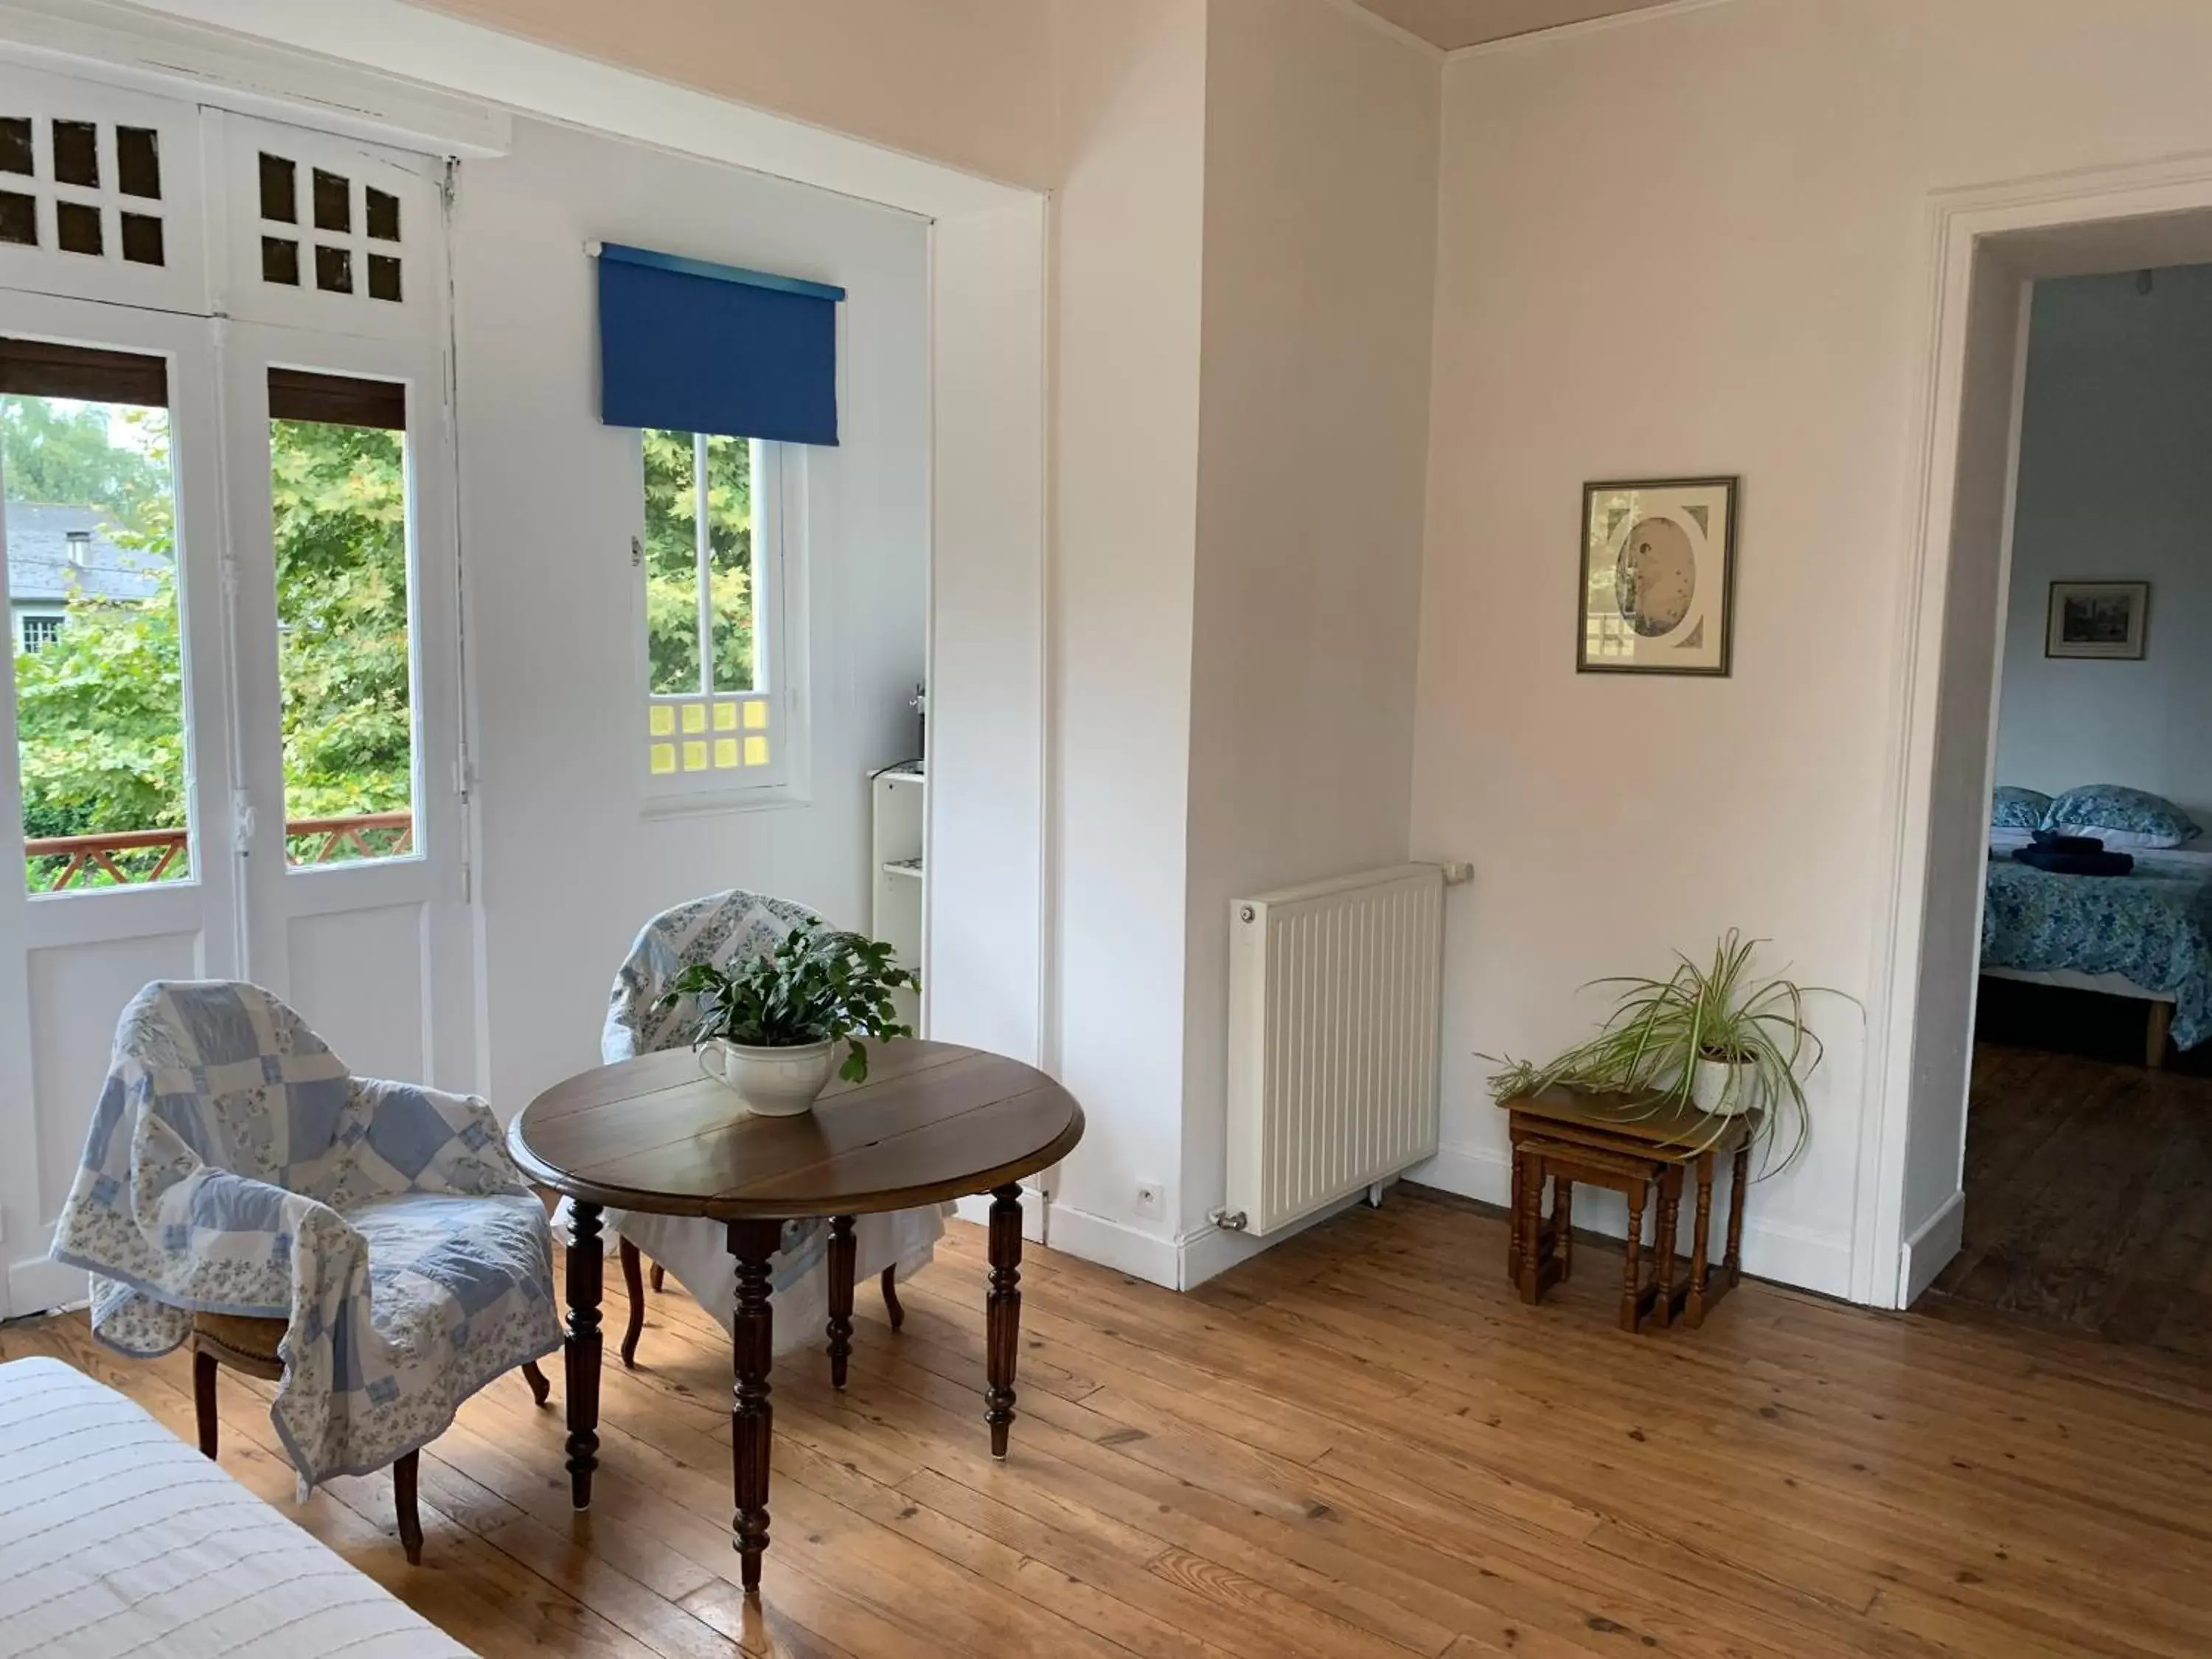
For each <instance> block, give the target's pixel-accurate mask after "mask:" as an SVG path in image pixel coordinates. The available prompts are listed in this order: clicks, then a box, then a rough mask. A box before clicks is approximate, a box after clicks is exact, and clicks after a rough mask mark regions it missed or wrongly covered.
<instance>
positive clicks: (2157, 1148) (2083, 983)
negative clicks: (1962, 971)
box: [1931, 264, 2212, 1358]
mask: <svg viewBox="0 0 2212 1659" xmlns="http://www.w3.org/2000/svg"><path fill="white" fill-rule="evenodd" d="M2027 313H2028V327H2027V353H2026V369H2025V376H2024V380H2023V383H2022V389H2021V405H2020V414H2019V437H2018V445H2017V461H2016V479H2015V486H2014V491H2013V503H2012V513H2013V516H2012V533H2011V563H2010V569H2009V573H2008V576H2007V578H2006V579H2005V584H2004V587H2005V592H2004V599H2003V604H2002V619H2003V620H2002V633H2001V635H2000V637H1999V641H1998V644H1997V661H1996V664H1995V665H1994V666H1995V682H1996V690H1997V696H1996V720H1995V732H1994V743H1993V757H1994V758H1993V768H1992V776H1993V779H1994V787H1993V790H1992V793H1991V798H1990V823H1989V834H1988V836H1987V838H1986V839H1987V843H1988V849H1987V854H1986V858H1985V860H1984V866H1983V869H1982V872H1981V874H1982V879H1983V895H1982V929H1981V942H1980V963H1979V980H1978V994H1977V996H1976V999H1975V1004H1974V1010H1973V1030H1972V1085H1971V1089H1970V1091H1969V1096H1968V1102H1967V1113H1966V1149H1965V1167H1964V1175H1963V1186H1964V1192H1965V1199H1966V1205H1965V1218H1964V1227H1963V1232H1962V1237H1961V1241H1960V1249H1959V1252H1958V1254H1957V1255H1955V1256H1954V1258H1953V1259H1952V1260H1951V1261H1950V1262H1949V1264H1948V1266H1947V1267H1945V1268H1944V1269H1943V1271H1942V1273H1941V1274H1940V1275H1938V1277H1937V1278H1936V1281H1935V1284H1934V1285H1933V1286H1932V1291H1933V1297H1932V1303H1931V1305H1934V1306H1936V1307H1951V1308H1954V1309H1955V1310H1976V1311H1980V1312H1986V1313H1994V1314H1996V1315H1998V1316H2004V1317H2008V1318H2015V1319H2027V1320H2032V1321H2034V1322H2039V1323H2045V1324H2053V1325H2057V1326H2061V1327H2064V1328H2069V1329H2073V1330H2075V1331H2079V1332H2081V1333H2083V1334H2093V1335H2095V1336H2099V1337H2102V1338H2106V1339H2108V1340H2118V1341H2124V1342H2130V1343H2140V1344H2147V1345H2151V1346H2158V1347H2161V1348H2166V1349H2168V1350H2172V1351H2175V1352H2181V1353H2185V1354H2189V1355H2191V1357H2196V1358H2212V836H2206V834H2205V829H2206V828H2208V827H2212V722H2208V721H2207V720H2205V718H2204V711H2205V710H2206V709H2207V708H2212V538H2207V537H2206V535H2205V534H2204V526H2205V525H2206V524H2207V522H2208V521H2212V512H2208V509H2212V468H2208V466H2207V465H2206V460H2207V458H2208V457H2212V264H2187V265H2167V266H2163V267H2152V268H2148V269H2139V270H2124V271H2109V272H2099V273H2094V274H2090V275H2083V276H2063V277H2056V278H2051V279H2048V280H2045V281H2041V282H2038V283H2035V284H2034V285H2033V291H2032V295H2030V297H2029V299H2028V301H2027Z"/></svg>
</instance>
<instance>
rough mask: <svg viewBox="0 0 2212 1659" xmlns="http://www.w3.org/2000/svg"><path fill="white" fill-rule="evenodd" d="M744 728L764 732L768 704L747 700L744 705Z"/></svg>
mask: <svg viewBox="0 0 2212 1659" xmlns="http://www.w3.org/2000/svg"><path fill="white" fill-rule="evenodd" d="M745 730H746V731H748V732H765V731H767V730H768V705H767V704H766V703H764V702H749V703H747V704H746V705H745Z"/></svg>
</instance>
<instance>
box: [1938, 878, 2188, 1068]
mask: <svg viewBox="0 0 2212 1659" xmlns="http://www.w3.org/2000/svg"><path fill="white" fill-rule="evenodd" d="M2135 859H2136V867H2135V872H2134V873H2133V874H2131V875H2125V876H2062V875H2057V874H2054V873H2052V872H2049V871H2045V870H2035V869H2031V868H2030V867H2029V866H2027V865H2025V864H2021V863H2020V862H2018V861H2017V860H2014V859H2011V858H2008V857H2007V856H2006V855H2005V854H2003V853H2002V852H2000V853H1996V854H1992V855H1991V857H1990V868H1989V891H1988V900H1987V902H1985V903H1984V906H1983V907H1982V961H1983V963H1984V965H1985V966H1988V967H1991V968H2018V969H2024V970H2026V971H2028V972H2033V973H2050V972H2052V971H2054V970H2057V969H2070V970H2071V971H2073V972H2075V973H2077V974H2118V975H2122V976H2124V978H2126V979H2127V980H2129V981H2130V982H2132V983H2134V984H2136V985H2140V986H2142V988H2143V989H2144V990H2146V991H2159V992H2164V993H2167V994H2172V996H2173V997H2174V999H2175V1002H2174V1011H2173V1041H2174V1043H2175V1045H2176V1046H2177V1047H2179V1048H2195V1047H2196V1046H2197V1044H2198V1043H2200V1042H2203V1041H2204V1039H2205V1038H2206V1037H2207V1036H2212V878H2209V877H2208V875H2207V872H2205V871H2204V869H2203V867H2202V866H2201V865H2194V864H2189V863H2182V862H2177V861H2174V860H2162V859H2160V857H2159V856H2158V854H2155V853H2142V852H2139V853H2137V854H2136V855H2135Z"/></svg>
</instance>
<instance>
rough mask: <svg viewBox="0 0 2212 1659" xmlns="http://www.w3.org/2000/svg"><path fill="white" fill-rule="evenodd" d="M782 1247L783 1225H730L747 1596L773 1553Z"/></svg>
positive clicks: (740, 1527)
mask: <svg viewBox="0 0 2212 1659" xmlns="http://www.w3.org/2000/svg"><path fill="white" fill-rule="evenodd" d="M781 1243H783V1224H782V1223H781V1222H780V1221H732V1223H730V1254H731V1255H732V1256H734V1257H735V1258H736V1259H737V1266H738V1306H737V1312H736V1314H735V1315H734V1316H732V1319H731V1321H730V1358H731V1369H732V1370H733V1371H734V1372H735V1373H736V1378H737V1389H736V1395H735V1401H734V1404H733V1405H732V1407H731V1411H730V1473H731V1485H732V1489H733V1491H734V1492H735V1494H736V1498H737V1515H736V1516H735V1518H734V1519H733V1521H732V1530H733V1531H734V1533H735V1534H736V1542H737V1549H738V1558H739V1559H740V1561H741V1563H742V1565H741V1568H740V1573H739V1576H740V1577H741V1579H742V1581H743V1583H744V1590H745V1594H746V1595H759V1594H760V1579H761V1557H762V1556H763V1554H765V1553H767V1551H768V1474H769V1443H770V1440H771V1435H770V1430H771V1428H772V1427H773V1425H774V1413H773V1412H772V1411H771V1410H770V1409H769V1382H768V1373H769V1360H770V1358H771V1357H772V1356H773V1355H774V1353H775V1325H774V1322H773V1316H772V1314H771V1312H770V1310H769V1288H768V1268H769V1258H770V1257H771V1256H773V1255H775V1252H776V1249H777V1247H778V1246H779V1245H780V1244H781Z"/></svg>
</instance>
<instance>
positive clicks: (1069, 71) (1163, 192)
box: [1049, 0, 1206, 1278]
mask: <svg viewBox="0 0 2212 1659" xmlns="http://www.w3.org/2000/svg"><path fill="white" fill-rule="evenodd" d="M1060 54H1061V55H1060V60H1059V70H1058V75H1059V78H1060V83H1061V88H1062V94H1061V96H1062V104H1061V115H1062V120H1063V123H1064V130H1065V134H1066V155H1067V163H1066V173H1065V176H1064V178H1063V179H1062V181H1061V185H1060V192H1059V194H1058V196H1057V197H1056V198H1055V203H1054V237H1055V240H1054V262H1055V272H1056V277H1057V292H1056V296H1055V301H1056V306H1055V310H1056V323H1057V326H1056V329H1055V338H1056V342H1057V351H1056V364H1055V368H1056V375H1055V388H1054V391H1055V396H1054V408H1055V414H1056V418H1055V422H1054V432H1053V455H1054V474H1055V481H1056V486H1057V488H1056V499H1055V501H1054V530H1055V535H1054V552H1053V565H1052V613H1051V619H1052V634H1051V641H1050V658H1051V662H1052V686H1053V695H1052V708H1053V728H1052V769H1051V774H1050V780H1049V787H1050V791H1051V801H1052V817H1053V823H1054V834H1055V837H1056V841H1055V846H1054V860H1053V877H1052V882H1051V890H1052V893H1053V910H1054V921H1053V938H1054V963H1053V984H1054V1006H1055V1007H1056V1009H1057V1011H1058V1019H1057V1031H1056V1034H1055V1036H1056V1048H1057V1054H1056V1059H1057V1062H1058V1065H1057V1069H1058V1073H1059V1075H1060V1079H1061V1080H1062V1081H1063V1082H1065V1083H1066V1085H1067V1086H1068V1088H1069V1090H1070V1091H1072V1092H1073V1094H1074V1096H1075V1097H1076V1098H1077V1099H1078V1100H1079V1101H1081V1102H1082V1103H1083V1105H1084V1108H1085V1115H1086V1118H1087V1121H1088V1126H1089V1127H1088V1130H1087V1133H1085V1138H1084V1141H1083V1144H1082V1145H1081V1146H1079V1147H1077V1148H1076V1150H1075V1152H1073V1153H1072V1154H1071V1155H1070V1156H1069V1158H1068V1159H1067V1162H1066V1164H1065V1166H1064V1167H1063V1169H1062V1171H1061V1175H1060V1183H1059V1190H1058V1193H1057V1194H1056V1195H1055V1197H1054V1206H1053V1219H1052V1224H1051V1225H1052V1237H1053V1240H1054V1243H1056V1244H1063V1243H1064V1244H1066V1246H1067V1247H1068V1248H1070V1249H1074V1250H1076V1251H1078V1252H1079V1253H1080V1254H1083V1255H1091V1256H1093V1257H1094V1258H1096V1259H1097V1260H1101V1261H1110V1262H1112V1263H1114V1264H1115V1265H1116V1266H1119V1267H1123V1268H1124V1269H1125V1270H1127V1271H1130V1272H1136V1273H1146V1274H1147V1275H1149V1276H1152V1277H1154V1278H1158V1277H1162V1276H1168V1275H1171V1274H1172V1271H1173V1268H1172V1262H1173V1256H1174V1251H1173V1245H1172V1239H1173V1237H1174V1232H1175V1227H1174V1219H1173V1217H1172V1215H1170V1214H1163V1215H1161V1216H1159V1217H1139V1215H1138V1214H1137V1212H1136V1205H1135V1189H1136V1187H1137V1184H1138V1183H1139V1182H1145V1181H1150V1182H1160V1183H1164V1184H1167V1185H1169V1186H1170V1188H1171V1187H1172V1185H1173V1183H1174V1182H1175V1180H1176V1166H1177V1164H1178V1163H1179V1162H1180V1160H1181V1156H1182V1042H1183V1031H1184V1024H1183V977H1182V921H1183V902H1184V884H1183V873H1184V850H1183V825H1184V822H1185V817H1186V813H1187V811H1188V801H1187V792H1188V781H1189V754H1190V680H1191V606H1192V568H1193V562H1194V557H1195V549H1196V534H1197V515H1198V419H1199V401H1198V396H1199V317H1200V289H1199V280H1200V260H1201V244H1202V239H1203V235H1204V179H1203V176H1202V173H1201V158H1202V156H1203V154H1204V144H1205V133H1206V8H1205V5H1204V3H1203V0H1123V3H1117V4H1115V5H1113V6H1093V7H1087V8H1079V9H1072V10H1071V11H1070V13H1069V15H1068V17H1067V20H1066V27H1065V28H1064V30H1063V33H1062V36H1061V40H1060ZM1163 1261H1165V1262H1167V1263H1168V1264H1169V1266H1168V1267H1166V1268H1165V1269H1163V1267H1161V1265H1160V1264H1161V1263H1162V1262H1163Z"/></svg>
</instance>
